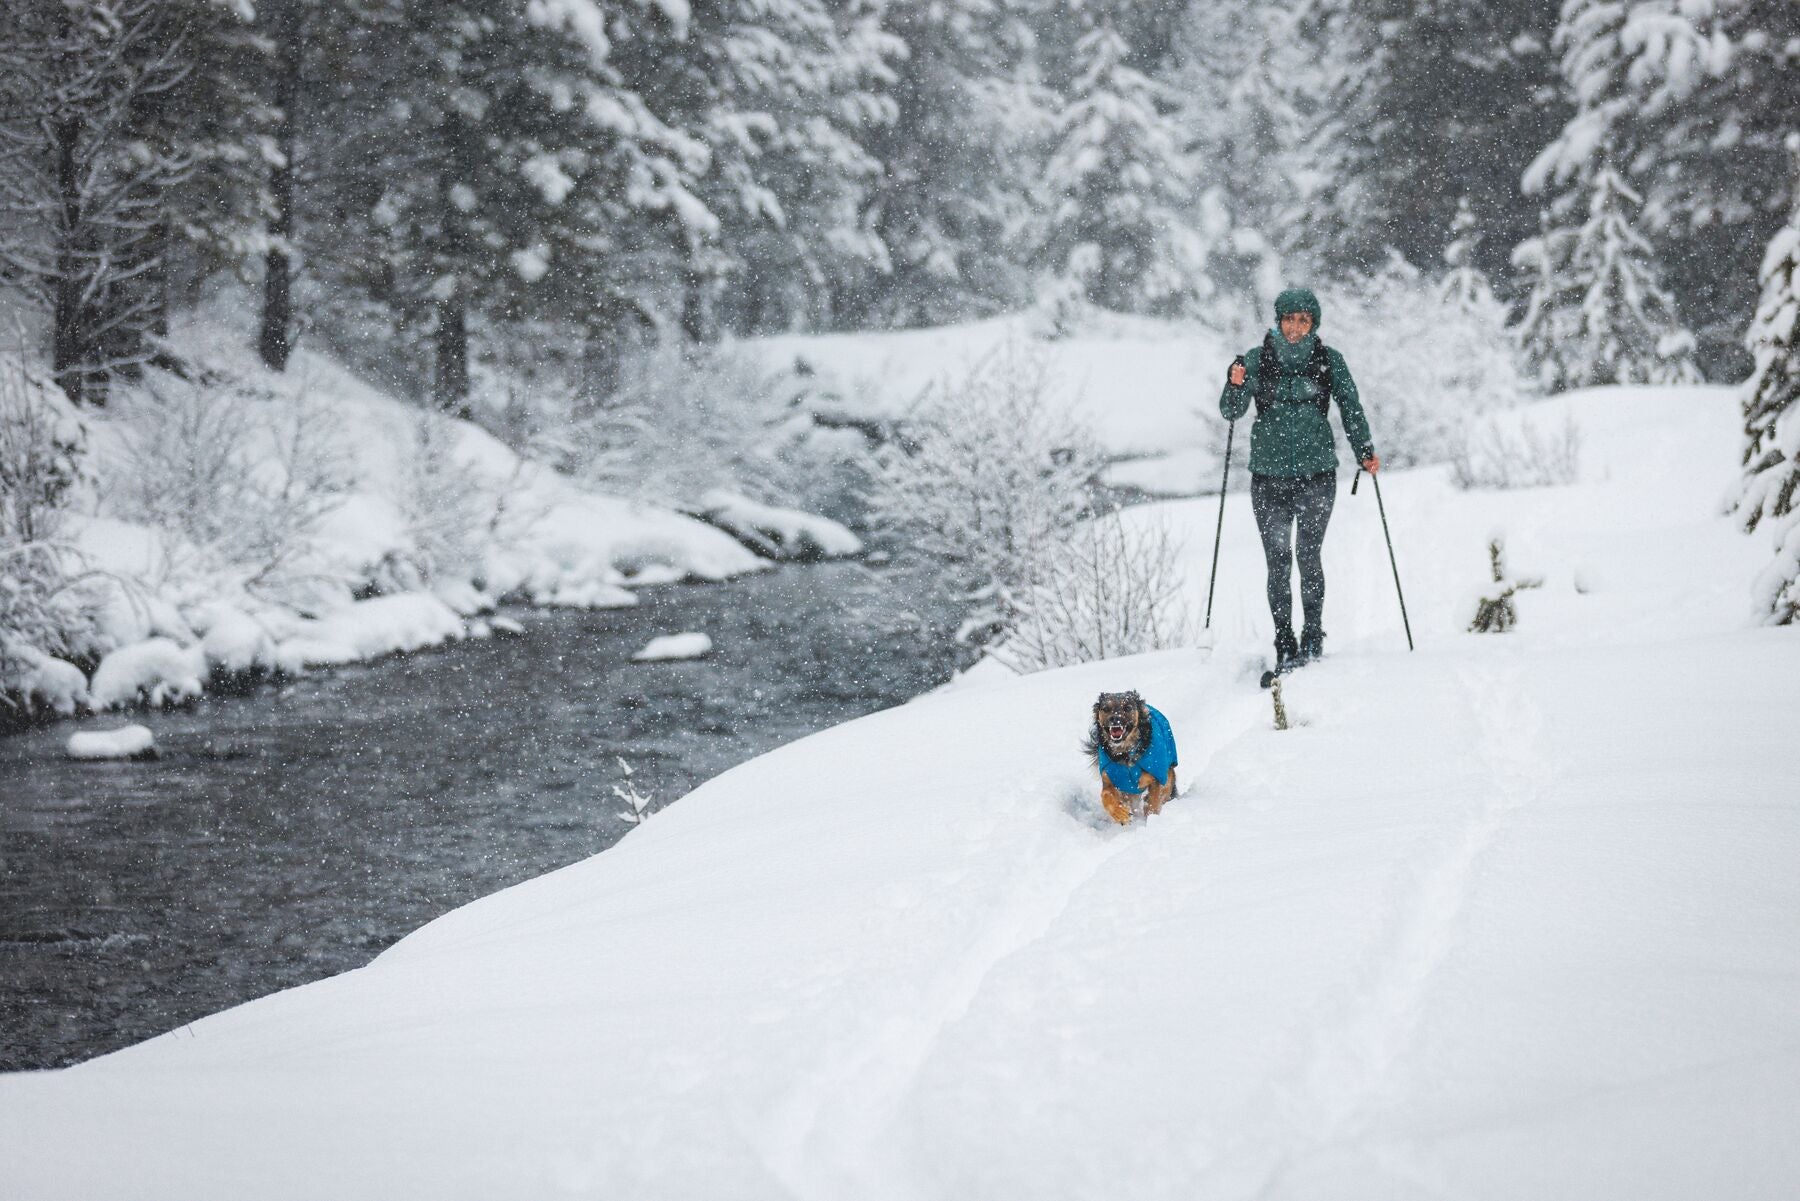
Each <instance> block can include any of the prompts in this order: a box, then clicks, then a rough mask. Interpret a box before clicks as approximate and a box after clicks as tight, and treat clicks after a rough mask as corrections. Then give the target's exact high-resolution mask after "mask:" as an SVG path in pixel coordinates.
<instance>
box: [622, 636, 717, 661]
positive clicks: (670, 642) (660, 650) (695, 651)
mask: <svg viewBox="0 0 1800 1201" xmlns="http://www.w3.org/2000/svg"><path fill="white" fill-rule="evenodd" d="M712 648H713V640H712V637H711V636H710V635H708V634H702V633H700V632H698V631H689V632H687V633H684V634H664V635H663V636H662V637H660V638H652V639H651V640H650V641H649V642H647V643H645V644H644V646H643V648H642V649H641V650H639V651H638V652H637V653H636V654H634V655H632V656H631V659H632V662H634V663H658V662H663V661H666V660H671V659H699V658H702V657H703V656H706V655H710V654H712Z"/></svg>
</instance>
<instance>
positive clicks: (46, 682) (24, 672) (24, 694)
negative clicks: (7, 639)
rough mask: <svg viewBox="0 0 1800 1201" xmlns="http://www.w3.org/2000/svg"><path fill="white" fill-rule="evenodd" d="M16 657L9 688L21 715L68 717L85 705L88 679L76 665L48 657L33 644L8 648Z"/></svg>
mask: <svg viewBox="0 0 1800 1201" xmlns="http://www.w3.org/2000/svg"><path fill="white" fill-rule="evenodd" d="M9 653H11V654H12V655H14V656H15V657H16V659H17V666H16V667H15V668H14V669H13V670H14V684H13V688H14V690H15V693H16V695H17V703H18V705H19V707H20V708H21V709H22V710H23V712H24V714H25V716H27V717H33V716H37V715H39V714H47V713H48V714H55V715H57V716H59V717H69V716H72V715H73V714H74V713H75V712H76V710H77V709H79V708H80V707H81V706H83V705H85V704H87V700H88V681H87V676H85V675H83V674H82V671H81V669H80V668H79V667H76V666H75V665H74V664H73V663H65V662H63V661H62V660H61V659H56V658H52V657H51V656H49V655H46V654H44V653H43V652H42V651H40V650H38V649H37V648H36V647H33V646H18V647H15V648H11V649H10V651H9Z"/></svg>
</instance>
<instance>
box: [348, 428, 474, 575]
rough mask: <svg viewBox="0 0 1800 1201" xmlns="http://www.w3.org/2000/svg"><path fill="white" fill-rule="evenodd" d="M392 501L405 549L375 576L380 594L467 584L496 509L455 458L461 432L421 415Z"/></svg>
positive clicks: (396, 483) (413, 430)
mask: <svg viewBox="0 0 1800 1201" xmlns="http://www.w3.org/2000/svg"><path fill="white" fill-rule="evenodd" d="M410 437H411V443H412V444H411V446H410V447H409V448H408V453H407V455H406V462H405V463H404V464H403V465H402V468H401V470H400V473H399V476H398V478H397V479H396V481H395V483H394V495H393V497H392V499H393V501H394V504H395V506H396V507H397V508H398V509H399V510H400V514H401V516H402V517H403V518H404V519H405V521H406V535H407V548H406V550H405V551H404V552H400V553H397V554H395V555H393V556H391V557H390V558H389V559H388V560H387V561H386V562H384V563H383V564H381V565H380V566H379V567H378V569H377V571H376V584H377V586H378V587H379V589H380V590H381V591H382V592H389V593H392V592H410V591H413V590H416V589H419V588H423V587H425V586H427V585H431V584H436V583H448V582H453V581H460V580H468V579H470V578H471V577H473V576H475V575H476V574H478V572H479V571H480V566H481V559H482V551H483V548H484V546H485V545H486V541H487V538H486V535H487V533H488V527H489V525H490V523H491V522H492V521H493V520H495V506H496V504H497V503H499V502H498V501H497V500H496V498H495V497H494V496H493V495H490V494H489V492H488V491H487V490H486V489H484V488H482V487H481V486H480V484H479V483H478V481H477V480H476V479H475V478H474V475H473V473H472V472H471V471H469V470H468V468H467V467H466V466H465V465H464V464H462V463H461V462H460V461H459V460H458V458H457V454H456V447H457V442H458V441H459V438H460V430H459V429H458V427H457V426H456V424H455V423H454V422H452V421H450V420H449V419H447V418H445V417H444V416H442V415H441V414H438V413H431V412H426V411H423V410H421V411H420V412H419V414H418V415H417V416H416V417H415V418H414V419H413V422H412V428H411V431H410Z"/></svg>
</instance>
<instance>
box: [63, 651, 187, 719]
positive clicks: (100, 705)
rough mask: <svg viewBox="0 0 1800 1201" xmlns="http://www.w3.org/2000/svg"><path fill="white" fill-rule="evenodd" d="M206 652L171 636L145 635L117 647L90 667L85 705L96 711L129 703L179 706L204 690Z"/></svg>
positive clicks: (122, 706) (158, 706) (152, 705)
mask: <svg viewBox="0 0 1800 1201" xmlns="http://www.w3.org/2000/svg"><path fill="white" fill-rule="evenodd" d="M206 671H207V668H206V655H205V654H204V652H202V651H201V649H200V648H199V647H197V646H183V645H181V644H180V643H178V642H176V641H175V640H174V639H171V638H148V639H145V640H144V641H143V642H134V643H132V644H131V645H130V646H123V647H120V648H119V649H118V650H116V651H114V652H113V653H112V654H110V655H108V656H106V658H104V659H102V660H100V666H98V667H96V668H95V669H94V678H93V679H92V680H90V681H88V704H89V705H90V706H91V707H92V708H93V710H94V711H95V712H96V713H98V712H101V711H103V710H106V709H122V708H125V707H127V706H130V705H139V704H143V705H149V706H150V707H151V708H153V709H154V708H160V707H161V706H163V705H179V704H183V703H185V702H187V701H191V700H195V699H196V698H198V697H199V696H200V693H201V692H202V690H203V689H204V681H205V679H206Z"/></svg>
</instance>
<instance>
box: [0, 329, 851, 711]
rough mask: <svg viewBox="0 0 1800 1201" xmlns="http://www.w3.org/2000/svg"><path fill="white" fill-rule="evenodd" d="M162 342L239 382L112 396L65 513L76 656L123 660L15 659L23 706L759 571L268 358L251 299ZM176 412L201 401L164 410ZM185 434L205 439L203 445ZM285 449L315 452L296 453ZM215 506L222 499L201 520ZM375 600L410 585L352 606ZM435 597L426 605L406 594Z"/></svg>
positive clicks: (712, 536)
mask: <svg viewBox="0 0 1800 1201" xmlns="http://www.w3.org/2000/svg"><path fill="white" fill-rule="evenodd" d="M224 308H229V306H224ZM170 341H171V346H172V347H173V348H174V349H175V351H176V353H178V354H179V355H180V356H182V357H184V358H186V359H188V360H190V361H191V362H193V363H195V364H197V365H198V366H200V367H201V368H203V369H204V374H206V375H208V376H210V377H213V378H218V379H223V380H230V381H232V383H231V385H230V387H231V391H229V392H227V393H219V394H215V393H214V392H211V391H208V390H207V389H204V388H195V387H193V386H191V385H188V384H184V383H178V382H174V381H169V380H166V379H163V378H162V377H160V376H158V375H157V373H155V372H151V373H150V379H149V380H148V381H147V382H146V383H145V384H144V385H143V386H142V388H136V387H123V388H121V390H120V393H119V395H118V396H116V397H115V398H114V403H112V404H109V406H108V407H107V408H106V409H105V410H104V411H97V412H95V413H93V414H89V415H88V426H89V429H88V431H87V442H88V445H89V456H88V460H87V464H86V465H87V467H88V468H89V474H90V475H91V477H92V478H91V479H86V480H84V481H83V488H84V489H85V492H84V493H83V494H82V496H81V499H80V501H79V503H78V504H77V505H76V509H75V511H74V512H72V513H71V514H70V515H69V519H68V520H67V522H66V523H65V524H66V530H65V535H66V537H67V539H68V541H69V543H70V544H71V545H72V546H73V548H74V549H75V551H76V552H77V553H78V554H79V556H80V561H81V566H82V567H83V568H84V569H87V570H89V571H91V572H92V575H91V576H90V579H91V580H92V581H95V583H93V584H92V585H91V586H92V587H94V588H96V589H97V590H98V594H99V598H98V601H97V603H96V604H95V605H94V606H93V608H94V612H93V613H92V617H93V620H92V621H91V622H85V623H84V624H83V626H82V628H81V629H80V630H79V631H75V632H71V637H75V636H77V635H78V636H79V638H80V639H82V640H83V643H82V645H80V646H78V647H76V654H80V655H92V656H94V657H96V658H98V657H100V656H109V657H110V656H116V655H123V656H125V657H124V658H111V659H110V661H111V663H112V667H111V669H110V670H109V672H108V674H107V675H106V676H104V677H96V679H95V680H94V681H93V683H92V684H91V685H90V684H88V683H87V682H86V681H84V682H83V684H82V685H81V686H80V687H77V686H76V685H75V683H74V681H73V680H72V679H70V678H69V677H68V675H67V672H66V671H65V670H63V669H60V668H54V667H49V668H46V667H43V666H42V661H43V660H44V658H45V656H43V655H42V653H41V648H34V649H33V654H34V655H35V656H36V657H35V658H30V659H29V660H28V658H27V656H26V655H25V653H24V651H23V650H21V651H20V652H19V653H18V654H12V655H11V656H10V658H9V660H8V662H7V664H6V665H5V666H4V667H0V697H6V698H8V700H9V701H10V702H11V703H12V704H13V705H14V706H15V707H16V708H18V709H21V710H27V711H31V712H42V711H49V712H54V713H59V714H62V713H70V712H73V711H75V709H76V708H78V707H79V705H81V704H82V703H83V701H84V700H85V699H87V698H88V697H91V699H92V703H93V705H94V706H95V707H96V708H102V709H104V708H114V707H119V706H125V705H130V704H134V703H152V704H156V703H168V702H172V701H174V700H178V699H189V698H191V697H192V696H195V695H198V691H199V688H200V687H204V686H205V685H206V684H207V683H208V682H209V680H210V681H211V682H213V683H214V684H215V685H225V684H231V683H239V682H243V681H246V680H250V679H254V678H258V677H260V676H262V675H265V674H267V673H269V672H271V671H276V670H285V671H295V670H299V669H301V668H303V667H307V666H326V665H334V664H342V663H348V662H352V661H356V660H360V659H366V658H370V657H374V656H378V655H385V654H389V653H392V652H395V651H403V650H412V649H417V648H419V647H422V646H430V645H436V644H439V643H441V642H443V641H445V640H446V639H449V638H453V637H459V636H461V633H462V627H461V624H460V622H454V623H453V622H452V620H451V616H456V617H460V618H469V617H473V616H475V615H476V614H478V613H482V612H485V611H487V610H490V609H492V608H493V607H494V605H495V604H496V603H497V602H499V601H500V600H502V599H507V600H517V601H521V602H524V603H531V604H541V605H567V606H575V607H581V608H604V607H618V606H624V605H630V604H633V603H635V601H636V597H635V595H634V593H633V592H632V591H631V589H633V588H637V587H641V586H643V585H647V584H655V583H665V582H671V581H676V580H721V579H725V578H728V577H731V576H734V575H738V574H742V573H744V572H749V571H757V570H762V569H765V568H766V567H767V566H768V565H769V564H768V562H767V561H766V560H764V559H761V558H759V557H758V556H757V555H756V554H754V553H753V552H752V551H750V550H748V549H747V548H746V547H745V546H744V545H742V544H741V543H740V542H739V541H738V540H737V539H735V538H733V537H731V536H730V535H729V534H727V533H726V532H724V531H723V530H720V529H717V528H714V527H713V526H711V525H708V524H706V523H705V522H702V521H698V520H695V519H694V518H691V517H689V516H686V515H684V514H681V513H677V512H673V511H671V510H668V509H663V508H658V507H656V506H653V505H648V504H643V503H639V502H635V501H628V500H624V499H621V498H617V497H612V496H606V495H600V494H596V493H592V492H589V491H587V490H586V489H584V488H583V487H581V486H579V485H578V484H577V483H575V482H573V481H571V480H570V479H568V478H566V477H564V476H562V475H559V474H558V473H556V472H555V471H552V470H550V469H549V468H547V467H544V466H542V465H540V464H537V463H533V462H530V461H526V460H522V459H520V457H519V456H518V455H516V454H514V453H513V451H511V450H510V449H508V448H507V447H506V446H505V445H503V444H502V443H501V442H499V441H498V440H496V439H495V438H494V437H492V436H491V435H489V434H488V433H486V432H484V431H483V430H481V429H479V428H477V427H476V426H474V425H472V424H469V423H467V422H458V421H452V420H450V419H448V418H444V417H441V416H439V415H436V414H427V413H424V412H422V411H421V410H419V409H418V408H416V407H414V406H409V405H406V404H402V403H400V402H399V401H396V400H395V399H393V398H392V397H390V396H387V395H385V394H383V393H381V392H380V391H378V390H376V389H374V388H372V387H370V386H369V385H368V384H367V383H365V382H363V381H362V380H359V379H358V378H356V377H355V376H353V375H352V374H351V373H350V372H349V371H347V370H346V369H345V368H344V367H343V366H342V365H341V364H339V363H337V362H335V361H333V360H332V359H330V358H328V357H326V356H324V355H322V354H319V353H317V352H314V351H300V352H297V353H296V354H295V355H294V356H293V359H292V361H291V362H290V364H289V369H288V371H287V372H285V373H283V374H274V373H271V372H268V371H267V370H265V369H264V368H263V367H262V366H261V365H260V363H259V362H258V361H257V360H256V357H255V355H254V353H253V350H252V348H253V346H254V344H255V338H254V334H253V331H247V330H246V329H244V328H243V327H242V313H241V312H238V311H223V309H220V308H219V307H218V306H215V310H212V311H207V312H203V313H199V314H190V315H188V316H187V317H186V318H184V319H183V320H182V321H181V322H179V323H178V325H177V328H176V329H175V330H174V331H172V333H171V335H170ZM152 389H155V390H156V394H155V395H154V396H153V395H151V390H152ZM140 393H141V394H140ZM182 405H190V406H194V407H193V411H192V412H186V411H185V410H181V412H183V413H185V417H184V418H183V419H182V420H177V419H175V418H173V417H171V416H170V414H171V413H173V412H176V411H177V410H180V406H182ZM196 438H199V439H204V440H207V441H208V444H207V445H205V446H203V447H196V446H195V445H193V443H194V442H195V440H196ZM213 443H218V445H213ZM146 447H152V448H154V450H153V451H147V450H146V449H145V448H146ZM295 447H304V448H310V449H307V450H305V452H304V453H305V454H306V455H309V456H311V457H309V458H304V459H299V458H295V456H297V455H301V454H302V451H300V450H296V449H295ZM233 448H235V454H225V453H223V452H224V451H225V450H229V449H233ZM284 455H285V456H287V457H286V458H284V457H283V456H284ZM159 456H160V457H159ZM184 456H185V457H184ZM190 460H192V463H190ZM193 463H198V464H200V465H202V466H204V468H205V469H206V470H208V471H213V472H216V473H218V474H219V476H220V479H221V480H222V481H223V483H222V484H221V485H220V487H221V489H224V491H222V492H221V491H219V490H209V488H206V487H196V486H193V485H191V484H190V482H189V481H187V480H186V478H185V477H186V475H187V474H191V472H188V471H187V468H188V467H190V466H192V464H193ZM221 463H239V464H240V466H239V467H237V468H235V469H232V468H229V467H223V466H221ZM244 464H248V466H247V467H246V466H244ZM246 472H248V476H255V477H257V478H261V479H264V480H265V481H266V482H267V483H268V484H269V486H270V488H271V489H272V490H273V492H274V493H277V494H281V495H290V494H294V495H299V494H306V493H307V489H308V488H318V489H322V490H323V491H319V492H318V493H317V495H314V496H313V497H312V499H310V500H304V501H299V502H294V504H293V505H291V506H290V507H289V508H287V509H283V508H282V506H281V504H279V503H277V502H274V501H270V500H269V499H268V495H267V494H266V493H265V492H263V491H259V490H258V489H257V487H255V486H252V484H251V483H249V482H247V479H248V476H247V475H246ZM283 472H287V473H288V474H287V475H286V476H285V477H284V476H283ZM296 481H298V482H296ZM309 481H311V482H309ZM319 481H329V485H328V486H327V484H325V483H320V482H319ZM231 489H235V491H232V490H231ZM221 497H225V498H226V499H221ZM209 505H210V506H218V507H219V511H218V512H205V513H202V514H200V516H199V517H196V516H195V515H194V514H195V511H196V510H205V509H207V507H208V506H209ZM296 506H297V507H296ZM296 514H300V516H296ZM202 518H204V519H202ZM779 518H780V520H782V521H785V522H787V523H789V524H790V525H792V526H793V527H794V528H795V529H796V530H798V531H801V532H802V534H803V536H804V537H805V538H811V539H814V540H815V541H816V542H818V543H819V544H820V545H829V546H830V547H831V548H832V549H831V551H830V553H839V552H838V549H837V548H838V547H839V546H840V545H841V537H843V536H847V535H843V534H841V527H833V526H832V525H831V523H824V522H820V521H814V520H811V519H805V518H804V516H803V515H797V514H780V515H779ZM202 534H209V535H210V540H209V538H206V537H202V536H201V535H202ZM106 581H116V582H112V583H108V582H106ZM370 593H375V594H380V595H382V596H384V597H392V596H394V595H395V594H400V595H405V596H408V597H409V598H411V599H407V600H404V601H401V602H400V603H399V604H397V605H393V606H382V605H377V606H375V607H373V608H369V607H365V606H363V605H354V606H353V605H352V604H351V603H350V601H351V597H352V595H368V594H370ZM427 593H429V594H431V595H432V596H434V597H435V598H436V599H435V601H426V600H422V599H418V598H417V597H416V596H414V594H419V595H423V594H427ZM155 639H164V640H167V641H168V642H170V643H175V644H179V645H181V646H183V647H188V646H191V645H192V644H199V645H197V646H194V647H193V651H192V658H193V659H194V661H195V663H196V664H198V666H194V665H193V664H189V663H188V662H187V660H186V658H184V657H182V656H176V655H175V654H174V652H173V651H171V649H170V648H169V647H168V646H163V645H161V644H158V646H157V647H156V648H155V649H151V650H143V649H140V650H136V651H133V649H132V648H134V647H143V646H144V645H146V644H147V643H149V642H151V641H152V640H155ZM128 652H130V653H128ZM186 654H187V652H183V655H184V656H185V655H186ZM177 659H180V660H181V661H180V662H177ZM190 667H192V670H191V671H190V670H189V668H190ZM142 673H147V674H144V675H143V678H141V679H140V678H138V675H139V674H142ZM194 681H198V682H199V683H198V684H197V685H196V684H195V683H194ZM84 693H85V696H84ZM152 694H154V695H155V697H156V698H157V699H155V700H152V699H151V697H152Z"/></svg>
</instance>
